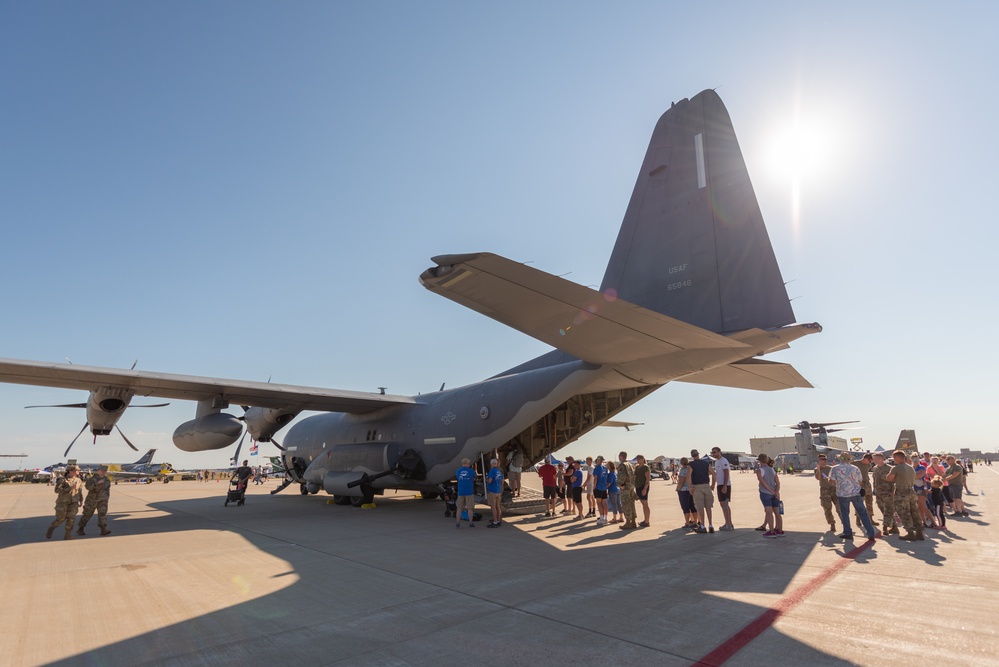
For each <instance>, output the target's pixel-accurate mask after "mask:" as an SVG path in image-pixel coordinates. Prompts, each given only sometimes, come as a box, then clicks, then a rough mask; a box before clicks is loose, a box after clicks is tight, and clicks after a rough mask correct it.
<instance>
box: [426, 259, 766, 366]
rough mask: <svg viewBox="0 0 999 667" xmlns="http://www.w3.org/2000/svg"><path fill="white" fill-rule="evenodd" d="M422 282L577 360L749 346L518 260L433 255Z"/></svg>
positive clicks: (603, 361) (625, 359) (613, 360)
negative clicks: (431, 263)
mask: <svg viewBox="0 0 999 667" xmlns="http://www.w3.org/2000/svg"><path fill="white" fill-rule="evenodd" d="M433 261H435V262H436V263H437V264H438V266H435V267H433V268H430V269H428V270H426V271H424V272H423V274H422V275H421V276H420V282H421V283H422V284H423V286H424V287H426V288H427V289H429V290H430V291H432V292H436V293H438V294H440V295H441V296H445V297H447V298H448V299H451V300H452V301H455V302H457V303H460V304H461V305H463V306H465V307H467V308H471V309H472V310H474V311H476V312H479V313H482V314H483V315H487V316H488V317H491V318H492V319H494V320H496V321H498V322H502V323H503V324H505V325H507V326H509V327H512V328H514V329H517V330H518V331H522V332H523V333H526V334H527V335H529V336H532V337H534V338H537V339H538V340H540V341H543V342H545V343H547V344H549V345H551V346H552V347H555V348H558V349H559V350H562V351H564V352H568V353H569V354H571V355H573V356H574V357H576V358H578V359H582V360H584V361H587V362H590V363H595V364H606V363H622V362H629V361H636V360H639V359H648V358H650V357H658V356H662V355H666V354H672V353H674V352H678V351H681V350H695V349H740V348H747V349H748V346H747V345H746V344H744V343H741V342H739V341H736V340H733V339H731V338H726V337H725V336H721V335H718V334H715V333H712V332H710V331H707V330H705V329H701V328H699V327H696V326H694V325H692V324H687V323H686V322H681V321H679V320H676V319H673V318H671V317H667V316H666V315H662V314H660V313H657V312H654V311H651V310H648V309H646V308H642V307H640V306H636V305H634V304H632V303H628V302H627V301H623V300H621V299H616V298H614V297H613V296H611V295H606V294H602V293H601V292H598V291H596V290H593V289H590V288H588V287H583V286H582V285H577V284H576V283H573V282H570V281H568V280H565V279H563V278H559V277H558V276H553V275H551V274H548V273H544V272H543V271H539V270H537V269H534V268H531V267H529V266H526V265H524V264H521V263H519V262H514V261H512V260H509V259H506V258H504V257H500V256H498V255H493V254H490V253H476V254H469V255H446V256H442V257H434V258H433Z"/></svg>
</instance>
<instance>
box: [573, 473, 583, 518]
mask: <svg viewBox="0 0 999 667" xmlns="http://www.w3.org/2000/svg"><path fill="white" fill-rule="evenodd" d="M573 467H574V470H573V471H572V502H573V504H574V505H575V506H576V516H574V517H572V520H573V521H578V520H579V519H582V518H583V467H582V464H580V462H579V461H576V462H575V463H574V464H573Z"/></svg>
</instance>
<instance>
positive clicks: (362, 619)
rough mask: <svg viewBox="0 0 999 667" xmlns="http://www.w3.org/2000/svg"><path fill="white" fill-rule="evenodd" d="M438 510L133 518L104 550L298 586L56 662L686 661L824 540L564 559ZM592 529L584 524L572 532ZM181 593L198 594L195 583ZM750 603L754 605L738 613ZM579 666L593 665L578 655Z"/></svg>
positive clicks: (735, 623) (608, 536)
mask: <svg viewBox="0 0 999 667" xmlns="http://www.w3.org/2000/svg"><path fill="white" fill-rule="evenodd" d="M441 507H442V506H441V505H440V504H438V502H432V503H431V502H426V501H417V500H392V501H388V502H380V503H379V505H378V509H377V510H375V511H370V512H369V511H364V510H360V509H354V508H348V507H336V506H333V505H328V504H327V503H326V502H325V498H323V497H320V496H310V497H305V498H302V497H291V496H287V497H282V496H273V497H270V496H255V497H252V498H250V499H248V500H247V504H246V506H245V507H241V508H224V507H222V506H221V502H219V500H218V499H217V498H197V499H186V500H177V501H168V502H157V503H151V504H149V505H148V508H149V509H150V510H155V511H154V512H149V513H148V514H153V515H154V516H150V515H148V514H147V513H144V512H132V513H129V518H128V519H127V520H125V519H122V520H119V521H113V523H112V527H113V528H114V534H113V535H112V536H111V537H108V538H100V539H102V540H113V539H121V538H122V537H127V536H139V535H144V534H155V533H163V532H170V531H190V530H216V531H217V530H227V531H233V532H235V533H237V534H239V535H240V536H241V537H242V538H244V539H245V540H246V542H247V543H248V546H249V547H252V548H253V549H257V550H261V551H263V552H266V553H269V554H270V555H272V556H274V557H275V558H277V559H281V560H283V561H285V562H287V564H288V569H287V571H284V572H281V573H279V574H271V575H270V577H271V578H272V579H274V578H277V577H285V576H289V575H296V576H297V579H295V578H293V577H290V576H289V581H292V583H291V584H290V585H289V586H287V587H285V588H283V589H281V590H280V591H278V592H276V593H270V594H266V595H263V596H262V597H258V598H254V599H245V598H244V597H243V596H241V595H239V594H238V592H237V591H234V594H233V603H232V604H231V606H228V607H225V608H223V609H220V610H218V611H214V612H210V613H207V614H203V615H200V616H196V617H192V618H191V619H189V620H186V621H183V622H180V623H176V624H173V625H169V626H166V627H163V628H160V629H157V630H155V631H152V632H147V633H145V634H141V635H138V636H136V637H133V638H130V639H128V640H125V641H120V642H116V643H111V644H108V645H106V646H102V647H99V648H97V649H95V650H91V651H89V652H87V653H81V654H78V655H75V656H73V657H71V658H68V659H66V660H62V661H58V662H55V663H52V664H65V665H69V664H74V665H75V664H126V663H127V664H144V663H160V664H162V663H164V662H166V663H169V664H173V665H178V664H214V663H219V664H235V663H238V662H244V663H247V664H261V663H263V662H265V661H268V662H269V661H271V660H282V659H284V660H287V659H289V658H290V659H293V660H294V661H295V662H297V663H302V664H323V665H330V664H344V665H346V664H356V663H358V662H360V661H362V660H363V661H364V662H366V663H368V664H407V665H431V664H433V665H438V664H446V663H447V662H452V661H455V660H462V659H468V656H469V655H470V654H469V651H470V650H474V653H475V654H476V655H477V656H487V657H486V658H485V659H484V660H482V659H479V658H476V662H477V663H478V664H487V665H488V664H504V663H507V662H509V660H510V659H511V657H510V656H511V653H510V651H511V646H516V647H517V650H516V653H517V654H521V655H525V656H530V660H531V661H532V662H536V663H538V664H545V663H546V662H547V661H548V660H549V659H550V660H551V661H552V662H555V661H558V660H559V658H560V656H563V657H564V647H565V646H566V645H567V643H568V644H569V645H576V646H578V647H580V648H582V647H585V646H588V645H592V643H593V642H594V641H595V638H597V639H599V642H600V645H601V647H602V648H601V655H606V654H607V652H609V653H610V654H613V655H615V656H620V657H621V658H622V662H626V661H628V660H630V659H633V658H639V659H640V658H643V657H644V658H653V659H656V660H657V663H656V664H689V663H690V662H691V661H696V660H698V659H700V658H701V657H703V656H705V655H706V654H707V653H708V652H709V651H711V650H712V649H714V648H715V647H716V646H717V645H719V644H720V643H721V642H723V641H724V640H725V639H726V638H728V637H730V636H732V635H734V634H735V633H737V632H739V631H740V630H741V629H742V628H744V627H745V626H746V625H747V624H748V623H750V622H751V621H753V620H755V619H757V618H758V617H759V616H760V615H761V614H762V613H763V612H765V611H766V609H767V608H768V606H769V605H771V604H774V603H775V602H776V601H777V600H779V599H780V598H781V597H783V596H784V595H786V594H787V593H788V592H789V585H790V583H791V580H792V577H794V576H795V575H796V574H798V572H799V569H801V566H802V563H803V562H804V560H805V559H806V558H807V557H808V556H809V554H810V553H811V552H812V551H813V549H815V548H816V542H819V540H820V537H821V535H820V534H818V533H815V534H814V538H815V539H814V540H811V539H806V540H801V539H794V540H786V541H784V542H783V543H782V544H780V548H779V549H778V548H775V547H777V545H776V544H774V541H773V540H764V541H760V540H755V539H753V540H747V539H740V538H745V537H746V535H745V532H743V533H741V534H740V533H739V532H738V531H737V532H732V533H719V534H715V535H713V536H695V535H691V536H684V537H680V536H678V533H676V532H674V531H668V530H667V531H665V532H663V531H660V532H661V533H662V534H661V535H660V536H658V537H657V538H656V539H655V540H651V541H649V540H646V541H629V542H621V540H620V538H619V537H618V533H620V531H617V530H613V529H603V531H604V532H602V533H600V534H599V536H598V535H597V534H593V535H589V533H590V532H591V530H589V529H586V530H581V531H580V538H581V542H580V543H582V544H585V543H586V541H587V540H590V541H596V540H601V541H602V542H603V543H604V544H605V545H607V544H609V546H601V547H599V548H591V549H573V550H563V549H559V548H556V547H554V546H552V545H551V544H550V543H547V542H546V540H544V539H538V538H537V536H535V535H532V534H531V530H532V524H531V523H529V522H528V523H526V524H525V526H523V528H521V529H517V528H514V527H512V526H510V527H506V526H504V527H503V528H501V529H500V530H486V529H485V527H484V524H480V525H482V526H483V527H482V528H478V529H476V530H468V529H467V528H463V529H462V530H460V531H456V530H455V529H454V525H453V523H452V521H453V519H444V518H442V516H441V513H440V509H441ZM164 514H165V515H164ZM289 516H291V517H294V518H293V520H289ZM17 522H18V523H25V524H30V525H26V526H25V527H24V530H25V533H26V534H27V533H30V534H31V535H38V536H40V535H41V533H42V532H44V524H45V520H43V519H41V518H33V519H23V520H18V521H17ZM586 523H590V524H592V521H591V522H578V523H577V525H580V524H583V525H586ZM303 528H304V529H305V530H304V531H303ZM756 535H758V534H756ZM800 535H801V534H800V533H799V534H798V536H799V537H800ZM8 537H10V534H8ZM754 537H755V536H754ZM86 539H90V538H86ZM709 540H713V541H712V542H709ZM3 541H4V542H7V543H8V544H9V543H10V540H9V539H7V540H3ZM15 541H18V542H19V541H20V540H15ZM31 541H35V539H33V540H31ZM250 552H251V550H250V549H247V551H246V552H243V553H250ZM225 553H226V556H221V555H220V557H231V558H233V562H232V571H233V572H234V573H238V572H239V571H240V568H241V563H240V561H241V553H240V552H238V551H237V552H236V553H235V554H234V555H232V552H225ZM719 573H724V576H719ZM175 583H177V584H178V585H181V586H191V587H192V588H193V590H192V595H197V582H175ZM745 594H751V595H754V596H756V598H755V599H757V600H760V601H761V602H760V604H751V603H747V602H744V601H739V600H735V599H731V598H734V597H737V596H740V595H743V596H744V595H745ZM193 606H194V605H192V607H193ZM470 646H474V649H470V648H469V647H470ZM754 655H755V656H758V659H759V660H764V659H765V658H766V657H767V656H770V657H772V656H775V655H783V656H793V661H794V662H796V663H798V664H809V665H847V664H852V663H849V662H846V661H844V660H841V659H839V658H837V657H834V656H832V655H829V654H827V653H824V652H822V651H819V650H816V649H815V648H813V647H811V646H808V645H805V644H803V643H801V642H799V641H797V640H795V639H792V638H791V637H789V636H787V635H785V634H783V633H782V632H780V631H779V630H775V629H773V628H771V629H770V630H767V631H766V632H765V634H764V636H763V637H760V638H759V639H757V640H755V641H751V642H748V645H747V646H746V647H745V648H743V649H742V652H741V653H739V656H740V658H742V659H750V660H751V659H753V656H754ZM489 656H495V657H496V660H491V659H490V658H489ZM593 658H594V664H597V663H599V664H607V663H606V660H605V659H603V658H601V659H599V660H597V656H596V655H594V656H593ZM577 664H590V663H588V662H587V659H585V657H584V659H582V660H581V661H578V663H577Z"/></svg>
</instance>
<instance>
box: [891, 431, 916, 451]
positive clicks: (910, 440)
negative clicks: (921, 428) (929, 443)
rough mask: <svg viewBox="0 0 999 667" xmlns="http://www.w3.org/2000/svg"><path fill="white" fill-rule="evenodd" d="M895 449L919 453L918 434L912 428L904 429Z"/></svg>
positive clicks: (900, 433)
mask: <svg viewBox="0 0 999 667" xmlns="http://www.w3.org/2000/svg"><path fill="white" fill-rule="evenodd" d="M895 449H902V450H912V451H916V452H918V451H919V446H918V445H917V444H916V432H915V431H914V430H913V429H911V428H905V429H902V430H901V431H900V432H899V434H898V440H897V441H896V442H895Z"/></svg>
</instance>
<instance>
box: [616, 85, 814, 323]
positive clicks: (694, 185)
mask: <svg viewBox="0 0 999 667" xmlns="http://www.w3.org/2000/svg"><path fill="white" fill-rule="evenodd" d="M699 146H701V147H702V149H701V150H698V147H699ZM609 289H613V290H615V291H616V293H617V296H618V297H619V298H621V299H624V300H625V301H628V302H630V303H634V304H638V305H640V306H644V307H646V308H648V309H650V310H654V311H656V312H659V313H662V314H664V315H669V316H670V317H675V318H676V319H679V320H683V321H684V322H689V323H690V324H694V325H696V326H698V327H701V328H703V329H707V330H708V331H714V332H716V333H726V332H731V331H739V330H743V329H752V328H760V329H769V328H773V327H780V326H784V325H786V324H790V323H792V322H794V313H793V312H792V310H791V304H790V301H789V300H788V298H787V291H786V290H785V288H784V281H783V278H781V274H780V269H779V268H778V266H777V259H776V257H775V256H774V252H773V248H772V247H771V245H770V237H769V236H768V235H767V230H766V226H765V225H764V223H763V214H762V213H761V212H760V206H759V204H758V203H757V201H756V195H755V194H754V192H753V186H752V183H751V182H750V180H749V172H748V170H747V169H746V163H745V161H744V160H743V158H742V151H741V150H740V149H739V143H738V141H737V140H736V137H735V130H734V129H733V128H732V121H731V119H730V118H729V115H728V111H726V109H725V106H724V105H723V104H722V101H721V98H719V97H718V95H717V94H716V93H715V92H714V91H712V90H706V91H704V92H702V93H700V94H698V95H697V96H695V97H694V98H692V99H690V100H682V101H680V102H677V103H676V104H675V105H674V106H673V107H672V108H670V109H669V111H667V112H666V113H664V114H663V115H662V117H661V118H660V119H659V122H658V124H657V125H656V128H655V131H654V132H653V133H652V140H651V141H650V142H649V149H648V151H647V152H646V155H645V160H644V162H643V163H642V169H641V171H640V172H639V175H638V181H637V183H635V190H634V192H633V194H632V197H631V202H630V203H629V204H628V209H627V211H626V213H625V216H624V222H623V223H622V225H621V231H620V233H619V234H618V237H617V242H616V244H615V246H614V252H613V254H612V255H611V258H610V262H609V263H608V265H607V271H606V273H605V274H604V279H603V282H602V284H601V286H600V291H601V292H606V291H607V290H609Z"/></svg>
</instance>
